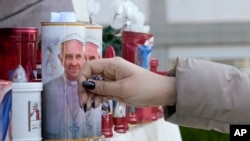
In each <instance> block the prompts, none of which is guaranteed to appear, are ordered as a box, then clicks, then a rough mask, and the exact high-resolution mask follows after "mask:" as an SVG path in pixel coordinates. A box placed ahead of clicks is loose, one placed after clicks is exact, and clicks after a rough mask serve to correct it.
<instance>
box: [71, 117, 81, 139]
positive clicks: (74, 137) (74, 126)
mask: <svg viewBox="0 0 250 141" xmlns="http://www.w3.org/2000/svg"><path fill="white" fill-rule="evenodd" d="M70 131H71V133H72V137H73V139H76V134H77V132H78V131H79V126H77V122H76V121H75V119H74V120H73V122H72V126H71V127H70Z"/></svg>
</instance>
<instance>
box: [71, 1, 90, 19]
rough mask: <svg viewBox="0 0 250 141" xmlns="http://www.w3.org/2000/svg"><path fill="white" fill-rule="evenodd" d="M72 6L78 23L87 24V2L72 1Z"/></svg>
mask: <svg viewBox="0 0 250 141" xmlns="http://www.w3.org/2000/svg"><path fill="white" fill-rule="evenodd" d="M72 4H73V7H74V10H75V14H76V20H77V21H78V22H89V13H88V10H87V0H72Z"/></svg>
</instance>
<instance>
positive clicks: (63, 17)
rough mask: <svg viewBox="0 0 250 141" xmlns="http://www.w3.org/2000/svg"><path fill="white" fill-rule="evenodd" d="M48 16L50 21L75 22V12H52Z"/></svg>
mask: <svg viewBox="0 0 250 141" xmlns="http://www.w3.org/2000/svg"><path fill="white" fill-rule="evenodd" d="M50 15H51V17H50V21H51V22H76V21H77V19H76V14H75V13H74V12H60V13H57V12H52V13H51V14H50Z"/></svg>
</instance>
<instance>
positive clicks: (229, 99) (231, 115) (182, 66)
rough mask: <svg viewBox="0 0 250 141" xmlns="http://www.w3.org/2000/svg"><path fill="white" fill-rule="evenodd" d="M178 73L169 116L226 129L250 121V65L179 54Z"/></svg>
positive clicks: (175, 120) (195, 125) (181, 121)
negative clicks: (245, 65) (180, 55)
mask: <svg viewBox="0 0 250 141" xmlns="http://www.w3.org/2000/svg"><path fill="white" fill-rule="evenodd" d="M175 77H176V89H177V101H176V105H175V107H174V108H175V109H174V112H172V113H171V112H169V111H171V108H167V107H166V108H165V111H164V112H165V113H164V115H165V120H167V121H169V122H172V123H175V124H178V125H181V126H186V127H192V128H200V129H207V130H212V129H213V130H216V131H220V132H224V133H229V126H230V124H249V123H250V112H249V109H250V69H237V68H235V67H233V66H229V65H225V64H219V63H215V62H210V61H205V60H199V59H193V58H178V60H177V64H176V68H175ZM172 108H173V107H172ZM169 109H170V110H169Z"/></svg>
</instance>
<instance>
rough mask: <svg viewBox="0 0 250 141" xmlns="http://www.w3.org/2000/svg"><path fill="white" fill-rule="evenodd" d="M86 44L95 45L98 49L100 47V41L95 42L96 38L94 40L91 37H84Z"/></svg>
mask: <svg viewBox="0 0 250 141" xmlns="http://www.w3.org/2000/svg"><path fill="white" fill-rule="evenodd" d="M86 42H91V43H93V44H95V45H97V46H98V48H100V47H101V43H100V41H98V40H97V39H96V38H94V37H93V36H87V37H86Z"/></svg>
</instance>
